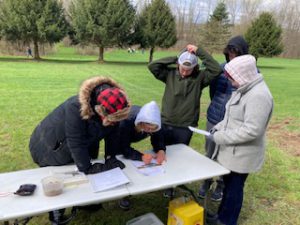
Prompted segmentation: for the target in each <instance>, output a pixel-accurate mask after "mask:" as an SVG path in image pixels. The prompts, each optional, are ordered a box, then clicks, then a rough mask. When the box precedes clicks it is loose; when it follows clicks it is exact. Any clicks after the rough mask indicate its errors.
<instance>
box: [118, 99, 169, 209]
mask: <svg viewBox="0 0 300 225" xmlns="http://www.w3.org/2000/svg"><path fill="white" fill-rule="evenodd" d="M119 131H120V153H121V154H123V155H124V157H125V158H127V159H131V160H140V161H143V162H144V163H145V164H149V163H151V161H152V159H156V161H157V163H158V164H162V163H163V161H165V160H166V153H165V151H166V146H165V144H164V142H163V137H162V131H161V118H160V109H159V107H158V105H157V103H156V102H154V101H151V102H149V103H147V104H145V105H144V106H143V107H140V106H136V105H133V106H132V107H131V110H130V113H129V116H128V118H127V119H125V120H122V121H121V122H120V124H119ZM149 136H150V141H151V145H152V147H153V151H154V153H155V154H154V155H153V154H150V153H142V152H140V151H138V150H136V149H134V148H133V147H132V146H131V144H132V143H136V142H139V141H141V140H143V139H145V138H147V137H149ZM119 206H120V207H121V208H122V209H125V210H126V209H129V208H130V200H129V199H128V198H123V199H122V200H120V201H119Z"/></svg>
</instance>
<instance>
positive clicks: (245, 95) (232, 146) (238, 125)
mask: <svg viewBox="0 0 300 225" xmlns="http://www.w3.org/2000/svg"><path fill="white" fill-rule="evenodd" d="M272 110H273V98H272V95H271V93H270V91H269V89H268V87H267V85H266V84H265V82H264V80H263V78H262V76H261V75H260V74H257V78H256V79H255V80H253V81H252V82H251V83H248V84H246V85H244V86H242V87H240V88H238V89H237V90H236V91H235V92H233V94H232V97H231V98H230V100H229V101H228V103H227V105H226V113H225V116H224V119H223V121H221V122H220V123H218V124H217V125H216V126H215V128H216V129H217V131H216V132H215V133H214V139H215V142H216V144H217V146H216V149H215V153H214V156H216V157H217V161H218V162H219V163H220V164H221V165H223V166H224V167H226V168H227V169H229V170H231V171H234V172H238V173H251V172H256V171H258V170H259V169H261V167H262V165H263V162H264V155H265V133H266V128H267V125H268V122H269V120H270V118H271V114H272Z"/></svg>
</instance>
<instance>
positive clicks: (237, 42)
mask: <svg viewBox="0 0 300 225" xmlns="http://www.w3.org/2000/svg"><path fill="white" fill-rule="evenodd" d="M229 48H236V51H238V54H239V55H246V54H248V44H247V42H246V41H245V39H244V38H243V37H242V36H236V37H233V38H232V39H230V40H229V42H228V44H227V46H226V48H225V50H224V55H225V58H226V61H227V62H229V54H228V49H229ZM224 66H225V63H224V64H222V65H221V67H222V70H224ZM232 91H233V87H232V85H231V82H230V81H229V80H228V79H227V78H226V77H225V76H224V73H222V74H221V75H220V76H219V77H217V78H216V79H214V80H213V81H212V82H211V83H210V86H209V92H210V98H211V103H210V105H209V107H208V109H207V120H208V121H209V122H210V123H211V124H214V125H215V124H217V123H219V122H220V121H222V120H223V118H224V115H225V106H226V103H227V101H228V100H229V98H230V97H231V93H232Z"/></svg>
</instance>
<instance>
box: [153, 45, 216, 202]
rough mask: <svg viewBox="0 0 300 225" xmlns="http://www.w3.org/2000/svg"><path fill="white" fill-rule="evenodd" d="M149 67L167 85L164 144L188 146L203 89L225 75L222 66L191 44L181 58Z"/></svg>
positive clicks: (165, 91)
mask: <svg viewBox="0 0 300 225" xmlns="http://www.w3.org/2000/svg"><path fill="white" fill-rule="evenodd" d="M198 58H199V59H200V60H201V61H202V65H201V69H199V65H198ZM148 68H149V70H150V71H151V73H152V74H153V75H154V76H155V78H156V79H158V80H160V81H162V82H163V83H165V90H164V95H163V99H162V110H161V117H162V131H163V134H164V142H165V144H166V145H172V144H178V143H183V144H186V145H189V143H190V140H191V138H192V134H193V133H192V131H190V130H189V128H188V126H193V127H197V125H198V120H199V114H200V97H201V93H202V90H203V89H204V88H205V87H207V86H208V85H209V84H210V82H211V81H212V80H213V79H214V78H216V77H217V76H218V75H219V74H220V73H221V72H222V70H221V68H220V66H219V63H218V62H217V61H216V60H214V59H213V57H212V56H211V55H209V54H208V53H207V52H206V51H205V50H204V49H203V48H201V47H197V46H195V45H191V44H189V45H187V46H186V50H185V51H184V52H182V53H181V54H180V55H179V57H177V56H173V57H167V58H162V59H159V60H156V61H153V62H152V63H150V64H149V65H148ZM173 195H174V191H173V190H171V189H170V190H168V191H166V192H165V193H164V196H165V197H172V196H173Z"/></svg>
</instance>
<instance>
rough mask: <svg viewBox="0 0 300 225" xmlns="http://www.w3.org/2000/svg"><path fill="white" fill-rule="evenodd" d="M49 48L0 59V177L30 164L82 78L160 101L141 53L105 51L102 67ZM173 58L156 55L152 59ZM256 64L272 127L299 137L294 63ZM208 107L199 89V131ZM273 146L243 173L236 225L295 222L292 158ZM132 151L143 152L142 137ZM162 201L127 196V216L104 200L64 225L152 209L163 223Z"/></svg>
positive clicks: (136, 98) (195, 142)
mask: <svg viewBox="0 0 300 225" xmlns="http://www.w3.org/2000/svg"><path fill="white" fill-rule="evenodd" d="M56 48H57V52H55V53H53V54H51V55H48V56H46V57H44V59H43V60H41V61H39V62H36V61H34V60H31V59H27V58H25V57H10V56H0V74H1V75H0V113H1V117H0V159H1V163H0V172H8V171H16V170H20V169H29V168H33V167H37V166H36V165H35V164H34V163H33V162H32V159H31V157H30V153H29V150H28V141H29V138H30V135H31V133H32V131H33V129H34V128H35V126H36V125H37V124H38V123H39V121H40V120H41V119H43V118H44V117H45V116H46V115H47V114H48V113H49V112H50V111H51V110H53V109H54V108H55V107H56V106H57V105H58V104H60V103H61V102H63V101H64V100H65V99H67V98H68V97H69V96H71V95H74V94H76V93H77V91H78V87H79V85H80V83H81V82H82V81H83V80H84V79H86V78H88V77H91V76H94V75H107V76H110V77H112V78H113V79H115V80H116V81H118V82H119V83H120V84H121V85H122V86H123V87H124V88H125V89H126V90H127V92H128V95H129V97H130V99H131V100H132V102H133V104H137V105H143V104H144V103H146V102H149V101H151V100H155V101H157V102H158V103H159V104H160V102H161V97H162V93H163V90H164V85H163V84H162V83H161V82H159V81H157V80H156V79H154V77H153V76H152V75H151V74H150V72H149V71H148V69H147V60H148V57H149V55H148V52H145V54H142V53H141V52H138V53H136V54H129V53H127V51H126V50H115V51H109V52H106V53H105V61H106V62H105V63H103V64H99V63H97V56H94V55H90V56H82V55H78V54H76V51H75V50H74V49H73V48H65V47H62V46H60V45H58V46H57V47H56ZM176 54H177V52H168V51H158V52H155V55H154V57H155V58H160V57H164V56H167V55H176ZM216 58H217V59H218V61H219V62H222V61H223V56H221V55H217V56H216ZM258 66H259V68H260V71H261V72H262V73H263V75H264V77H265V79H266V81H267V83H268V85H269V87H270V89H271V92H272V94H273V97H274V101H275V110H274V114H273V118H272V121H271V124H275V123H282V121H284V120H285V119H289V120H290V121H292V122H291V123H289V124H283V126H282V130H280V132H281V133H282V135H284V133H286V132H292V133H294V134H298V137H299V132H300V128H299V127H300V126H299V125H300V112H299V105H300V102H299V101H300V100H299V91H300V88H299V84H300V77H299V71H300V60H288V59H281V58H272V59H269V58H260V59H259V61H258ZM208 103H209V99H208V93H207V90H205V91H204V93H203V96H202V99H201V116H200V121H199V127H201V128H204V127H205V111H206V109H207V105H208ZM269 132H273V130H270V131H269ZM203 141H204V140H203V138H202V137H200V136H198V135H194V137H193V139H192V142H191V147H193V148H194V149H197V150H198V151H199V152H201V153H203V152H204V149H203V143H204V142H203ZM276 141H277V140H275V139H269V140H268V151H267V153H266V162H265V165H264V167H263V170H262V171H261V172H259V173H257V174H253V175H250V176H249V178H248V180H247V182H246V188H245V198H244V199H245V200H244V205H243V208H242V213H241V216H240V220H239V224H243V225H257V224H270V225H271V224H281V225H283V224H284V225H287V224H290V225H292V224H300V218H299V209H300V203H299V202H300V192H299V190H300V182H299V181H300V178H299V172H300V171H299V168H300V160H299V155H298V157H295V156H293V155H292V154H290V153H289V152H287V151H285V150H284V149H280V148H279V147H278V145H277V142H276ZM134 146H136V147H137V148H138V149H141V150H144V149H148V148H150V144H149V140H146V141H142V142H140V143H138V144H136V145H134ZM102 154H103V148H102ZM183 157H184V156H183ZM199 185H200V182H196V183H193V184H191V185H189V186H190V187H191V188H192V189H194V190H195V191H197V189H198V187H199ZM161 196H162V192H155V193H149V194H145V195H140V196H134V197H133V204H134V205H133V208H132V209H131V210H129V211H127V212H123V211H122V210H120V209H119V208H118V206H117V202H116V201H112V202H109V203H105V204H104V208H105V210H101V211H99V212H97V213H92V214H88V213H86V212H83V211H80V212H79V213H78V215H77V217H76V218H75V219H74V220H73V221H72V222H71V223H70V224H76V225H79V224H107V225H122V224H125V223H126V221H127V220H129V219H131V218H133V217H136V216H139V215H141V214H144V213H147V212H154V213H155V214H156V215H157V216H158V217H159V218H160V219H161V220H162V221H163V222H166V220H167V208H166V207H167V206H168V201H167V200H166V199H162V197H161ZM210 207H211V208H212V209H215V208H216V207H217V205H216V204H213V203H212V204H210ZM87 218H88V219H87ZM29 224H37V225H41V224H47V215H46V214H44V215H40V216H38V217H35V218H34V219H33V220H32V221H31V222H30V223H29Z"/></svg>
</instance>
